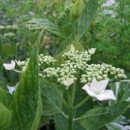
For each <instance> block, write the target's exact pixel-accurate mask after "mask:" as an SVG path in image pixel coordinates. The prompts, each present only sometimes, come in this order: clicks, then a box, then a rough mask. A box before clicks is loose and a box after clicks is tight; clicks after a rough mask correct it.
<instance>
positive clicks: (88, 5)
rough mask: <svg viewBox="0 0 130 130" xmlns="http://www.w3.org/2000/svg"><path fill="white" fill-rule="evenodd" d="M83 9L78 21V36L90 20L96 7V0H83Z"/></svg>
mask: <svg viewBox="0 0 130 130" xmlns="http://www.w3.org/2000/svg"><path fill="white" fill-rule="evenodd" d="M84 6H85V7H84V10H83V13H82V15H81V17H80V19H79V21H78V35H79V38H81V37H82V36H83V34H84V33H85V32H86V30H87V28H88V27H89V25H90V23H91V22H92V20H93V18H94V15H95V14H96V10H97V7H98V0H84Z"/></svg>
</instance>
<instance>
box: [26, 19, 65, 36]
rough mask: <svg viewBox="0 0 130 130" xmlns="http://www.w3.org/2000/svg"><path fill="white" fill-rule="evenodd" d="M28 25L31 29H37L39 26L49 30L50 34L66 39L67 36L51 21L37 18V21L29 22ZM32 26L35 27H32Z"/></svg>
mask: <svg viewBox="0 0 130 130" xmlns="http://www.w3.org/2000/svg"><path fill="white" fill-rule="evenodd" d="M26 24H29V26H30V27H31V28H33V27H35V25H36V26H39V27H40V28H42V29H45V30H48V31H49V32H51V33H53V34H55V35H57V36H60V37H63V38H65V35H64V34H63V33H62V32H61V31H60V30H59V28H58V27H57V26H56V25H55V24H53V23H52V22H51V21H49V20H48V19H44V18H35V19H32V20H30V21H28V22H27V23H26ZM31 24H32V25H33V26H31ZM39 27H38V28H39Z"/></svg>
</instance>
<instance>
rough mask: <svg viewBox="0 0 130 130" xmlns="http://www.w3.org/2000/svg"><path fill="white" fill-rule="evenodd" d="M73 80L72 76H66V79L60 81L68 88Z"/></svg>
mask: <svg viewBox="0 0 130 130" xmlns="http://www.w3.org/2000/svg"><path fill="white" fill-rule="evenodd" d="M73 82H74V79H73V78H67V79H65V80H63V81H62V82H61V83H62V84H63V85H65V86H66V87H67V89H68V88H69V86H70V85H71V84H73Z"/></svg>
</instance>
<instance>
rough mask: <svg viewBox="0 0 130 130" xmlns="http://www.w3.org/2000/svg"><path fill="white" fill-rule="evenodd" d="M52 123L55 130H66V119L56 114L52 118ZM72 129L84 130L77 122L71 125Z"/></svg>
mask: <svg viewBox="0 0 130 130" xmlns="http://www.w3.org/2000/svg"><path fill="white" fill-rule="evenodd" d="M54 123H55V128H56V130H67V129H68V121H67V119H66V118H65V117H64V116H62V115H61V114H56V115H55V116H54ZM73 127H74V128H73V129H74V130H85V129H84V128H83V127H82V126H81V125H80V124H79V122H77V121H76V122H74V125H73Z"/></svg>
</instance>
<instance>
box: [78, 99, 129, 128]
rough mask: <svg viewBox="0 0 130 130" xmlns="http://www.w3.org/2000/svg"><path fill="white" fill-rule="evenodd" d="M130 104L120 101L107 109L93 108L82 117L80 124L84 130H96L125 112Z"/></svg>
mask: <svg viewBox="0 0 130 130" xmlns="http://www.w3.org/2000/svg"><path fill="white" fill-rule="evenodd" d="M129 105H130V102H125V101H121V102H118V103H115V104H114V105H112V106H109V107H100V108H94V109H92V110H90V111H88V112H87V113H85V114H84V115H83V116H82V119H80V124H81V125H82V126H83V127H84V128H85V129H86V130H96V129H99V128H101V127H102V126H104V125H105V124H108V123H110V122H112V121H113V120H115V119H116V118H117V117H118V116H119V115H121V114H122V113H123V112H124V111H125V110H127V108H128V106H129Z"/></svg>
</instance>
